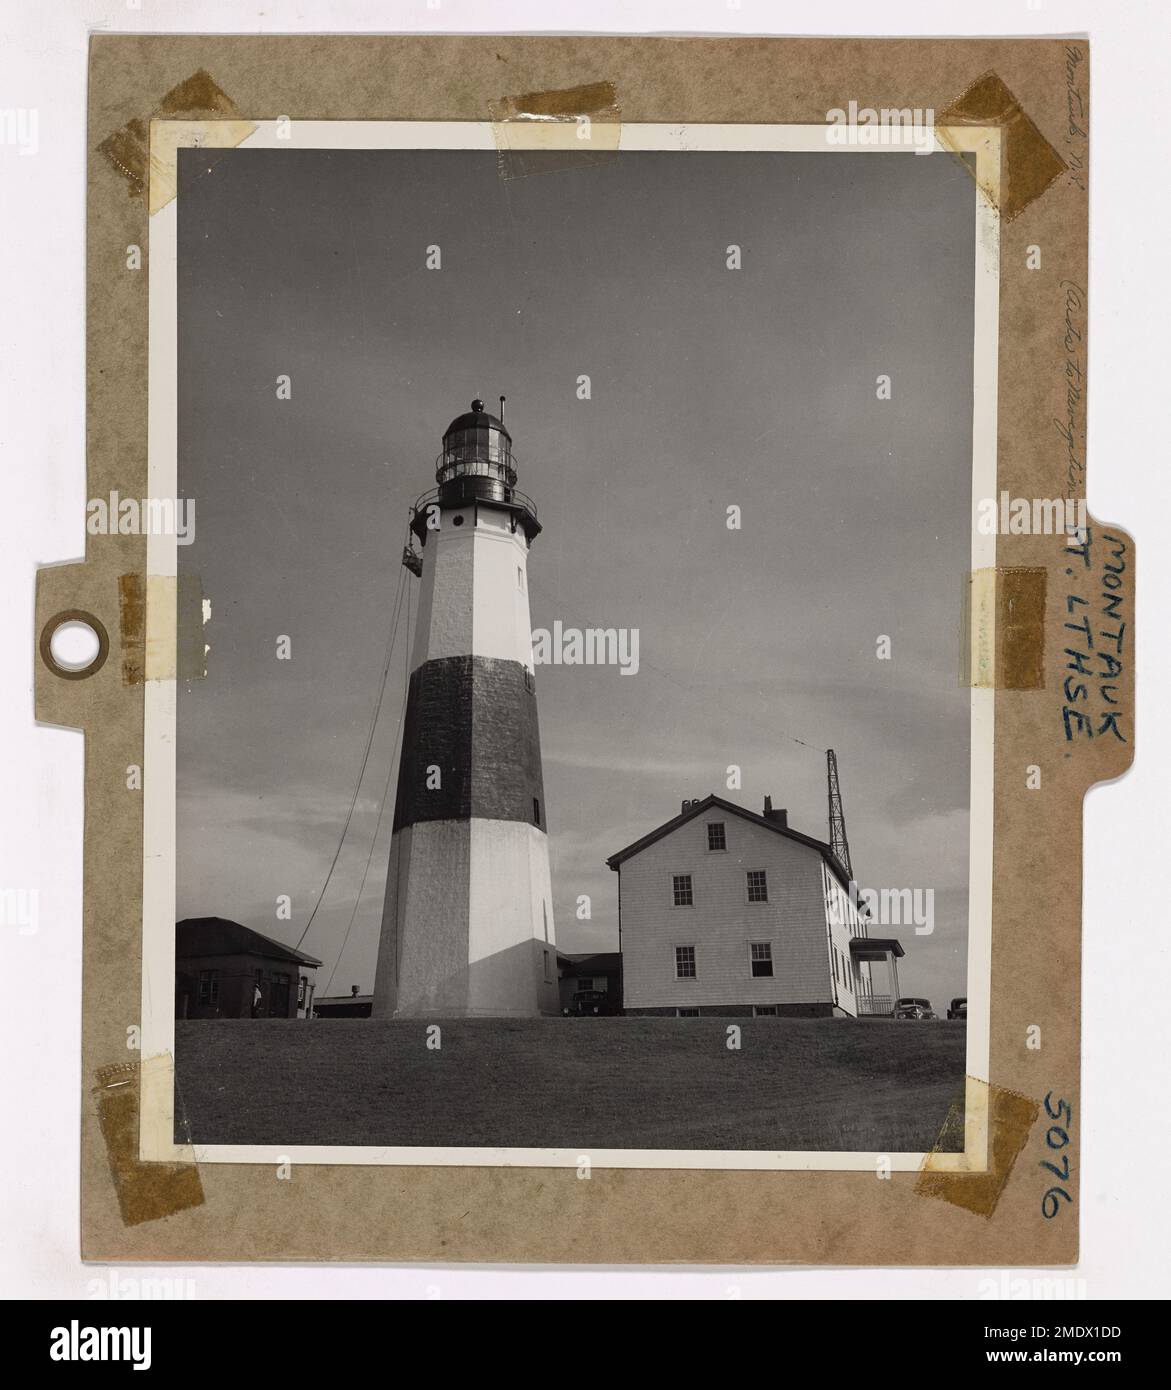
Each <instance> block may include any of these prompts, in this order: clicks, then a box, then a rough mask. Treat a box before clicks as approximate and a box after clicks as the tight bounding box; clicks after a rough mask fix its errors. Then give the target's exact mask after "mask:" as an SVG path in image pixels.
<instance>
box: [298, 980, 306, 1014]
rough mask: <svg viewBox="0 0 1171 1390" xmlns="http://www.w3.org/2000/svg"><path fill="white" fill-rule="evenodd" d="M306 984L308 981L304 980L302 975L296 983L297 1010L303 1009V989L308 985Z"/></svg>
mask: <svg viewBox="0 0 1171 1390" xmlns="http://www.w3.org/2000/svg"><path fill="white" fill-rule="evenodd" d="M308 983H309V981H308V980H307V979H306V978H305V976H304V975H302V976H301V978H300V979H299V980H298V981H297V1008H299V1009H303V1008H304V1007H305V987H306V986H307V985H308Z"/></svg>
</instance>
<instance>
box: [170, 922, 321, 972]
mask: <svg viewBox="0 0 1171 1390" xmlns="http://www.w3.org/2000/svg"><path fill="white" fill-rule="evenodd" d="M175 934H176V935H175V954H176V955H177V956H264V957H266V958H267V959H269V960H287V961H293V962H295V963H296V964H297V965H320V964H321V962H320V961H319V960H318V959H317V957H316V956H309V955H306V954H305V952H304V951H298V950H296V949H295V948H294V947H292V946H286V945H284V944H283V943H282V942H280V941H274V940H273V939H272V937H271V936H261V934H260V933H259V932H258V931H253V930H252V928H251V927H245V926H242V925H241V924H240V923H239V922H230V921H229V920H228V919H227V918H226V917H185V918H184V919H183V921H182V922H177V923H176V924H175Z"/></svg>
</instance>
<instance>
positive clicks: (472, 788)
mask: <svg viewBox="0 0 1171 1390" xmlns="http://www.w3.org/2000/svg"><path fill="white" fill-rule="evenodd" d="M502 402H503V398H502ZM435 476H436V480H437V482H438V484H439V486H438V487H437V488H436V489H435V490H434V491H432V492H430V493H426V494H424V496H423V497H421V498H420V499H419V501H418V502H416V504H415V507H414V512H413V516H412V520H411V530H412V531H413V533H414V534H415V536H416V537H417V538H418V540H419V542H420V544H421V546H422V549H423V554H422V565H421V576H420V577H421V580H422V590H421V593H420V597H419V625H418V632H417V635H416V639H415V647H414V651H413V653H412V657H411V677H410V686H409V690H408V694H407V709H406V720H405V723H404V727H403V746H402V754H401V757H400V760H399V777H398V790H397V794H396V800H395V812H394V831H393V835H392V837H391V842H390V868H389V873H388V875H387V881H386V903H385V907H384V909H383V916H382V936H381V940H380V944H379V952H378V973H377V978H376V981H375V985H374V1009H373V1012H374V1016H375V1017H376V1018H390V1017H419V1016H429V1017H430V1016H435V1015H440V1014H457V1015H469V1016H477V1015H483V1016H505V1017H507V1016H515V1017H528V1016H533V1015H536V1014H540V1013H556V1012H557V1010H558V989H557V948H556V945H555V943H554V937H553V903H552V894H551V890H550V882H549V846H548V840H547V837H546V827H545V793H544V787H543V786H542V782H541V742H540V734H539V732H538V728H537V697H536V692H535V687H534V680H533V654H532V637H531V626H530V620H529V595H528V578H527V569H528V554H529V546H530V545H531V544H532V542H533V539H534V537H535V536H536V535H537V533H538V532H539V531H540V529H541V527H540V524H539V523H538V521H537V513H536V508H535V507H534V506H533V503H532V501H531V500H530V499H529V498H528V497H526V496H525V495H524V493H522V492H518V491H517V489H516V468H515V467H514V464H513V458H512V437H511V435H510V434H509V433H508V431H507V430H506V429H505V428H504V424H503V421H502V420H500V419H498V418H497V417H496V416H495V415H490V414H488V413H487V412H486V411H485V410H484V403H483V402H482V401H473V402H472V408H471V410H470V412H468V413H467V414H464V415H460V416H459V417H458V418H457V419H455V420H453V421H452V422H451V424H450V425H449V426H448V428H447V431H446V433H445V434H444V436H443V451H442V453H441V454H440V455H439V459H438V461H437V467H436V474H435ZM405 559H411V560H413V561H414V562H415V563H414V564H413V565H412V566H411V567H412V568H413V569H414V570H415V571H416V572H419V566H418V562H417V557H414V556H408V557H405Z"/></svg>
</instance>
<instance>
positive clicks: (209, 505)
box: [111, 104, 1000, 1171]
mask: <svg viewBox="0 0 1171 1390" xmlns="http://www.w3.org/2000/svg"><path fill="white" fill-rule="evenodd" d="M855 106H856V104H855ZM881 114H882V116H883V117H884V118H886V117H888V116H889V117H899V116H900V113H899V112H883V113H881ZM901 114H902V116H903V117H904V118H905V119H904V121H903V123H902V124H901V125H900V122H899V121H898V120H894V119H892V120H886V119H884V120H883V122H882V125H881V134H882V137H883V138H881V139H879V138H878V134H879V132H878V130H876V129H873V128H868V126H867V121H866V115H867V113H866V112H864V111H863V112H858V111H857V110H856V109H850V110H848V111H844V112H838V113H836V115H834V114H833V113H831V116H830V117H828V118H827V121H826V123H825V124H824V125H821V126H819V125H740V126H737V125H708V126H704V125H692V126H666V125H640V124H637V123H626V124H624V125H623V126H622V127H621V141H620V144H619V142H618V141H617V140H616V139H614V140H610V139H607V138H602V137H599V138H597V139H596V140H594V139H593V137H592V135H591V136H590V138H587V139H586V140H584V141H583V140H581V139H580V138H579V135H580V132H579V130H576V129H575V127H574V125H573V124H572V123H562V124H560V125H558V126H556V127H555V129H553V130H552V131H550V130H549V129H548V128H542V127H541V126H540V125H539V124H537V123H534V124H533V125H532V126H531V127H528V128H527V129H528V132H529V133H528V134H527V135H526V127H524V126H523V124H522V125H520V126H518V127H516V128H510V131H509V139H508V143H507V146H506V147H505V146H504V145H503V144H502V142H501V138H500V133H499V129H498V128H497V127H493V126H491V125H488V124H479V123H472V122H468V123H456V122H447V123H410V122H375V121H369V122H357V121H354V122H349V121H337V122H303V123H302V122H295V121H294V122H288V121H287V120H285V119H284V118H282V119H281V120H272V121H256V122H252V121H233V122H205V123H204V124H203V125H202V126H201V127H200V131H199V134H198V136H197V137H196V138H191V133H190V132H186V133H185V132H184V125H183V123H181V122H174V123H170V124H168V123H166V122H160V123H156V127H157V128H158V129H159V131H160V136H161V138H160V137H156V139H158V141H159V144H160V146H161V147H162V148H165V149H170V151H171V158H172V159H173V179H172V182H171V183H170V184H169V185H167V186H166V188H165V191H166V194H167V196H166V197H165V199H163V200H162V201H160V203H159V206H158V207H157V208H156V209H155V210H154V213H153V216H152V218H151V227H150V246H149V275H150V286H149V289H150V396H149V409H150V461H149V467H150V495H151V497H152V498H158V497H161V498H168V499H173V501H174V504H175V512H174V515H175V517H176V518H181V520H182V526H179V525H178V524H176V525H173V526H170V527H168V526H165V525H161V526H159V527H157V528H156V529H155V530H153V531H152V532H151V533H150V534H149V535H148V540H147V544H148V553H149V556H150V565H149V573H150V574H151V576H167V577H168V579H167V582H168V583H169V585H170V588H169V589H168V590H167V592H168V593H169V595H170V596H171V601H170V604H169V605H168V603H162V604H160V603H154V604H151V603H150V602H149V601H148V604H147V649H148V651H149V650H150V649H151V642H152V640H155V641H157V642H158V643H162V644H164V645H165V644H169V646H168V650H169V651H171V652H172V657H171V660H172V661H173V670H174V675H175V679H173V680H170V681H149V680H148V681H147V683H146V689H145V699H146V708H145V761H144V768H143V772H144V810H145V819H144V836H145V843H144V952H143V972H144V973H143V1055H144V1057H145V1058H154V1059H166V1061H165V1064H164V1065H161V1066H156V1067H155V1068H154V1069H153V1070H151V1071H149V1072H148V1070H146V1069H144V1072H143V1106H144V1126H143V1132H142V1145H143V1156H144V1157H147V1158H153V1159H160V1158H166V1157H170V1156H173V1155H175V1154H177V1153H180V1152H194V1154H195V1155H196V1157H197V1158H198V1160H199V1161H200V1162H207V1163H249V1162H256V1163H261V1162H263V1163H269V1162H273V1161H276V1160H277V1159H278V1157H279V1156H283V1155H288V1156H289V1157H290V1159H291V1160H292V1161H302V1162H330V1163H355V1164H362V1163H364V1164H408V1165H410V1164H423V1163H426V1164H439V1165H460V1164H467V1165H477V1166H485V1165H493V1164H502V1165H509V1166H518V1165H519V1166H530V1167H540V1166H578V1167H580V1166H581V1165H582V1164H583V1163H585V1164H586V1165H587V1166H589V1165H595V1166H599V1167H632V1168H640V1167H643V1168H645V1167H660V1168H671V1167H679V1168H704V1167H710V1168H747V1169H754V1168H755V1169H769V1168H807V1169H819V1168H820V1169H843V1170H850V1169H853V1170H871V1171H872V1170H874V1168H875V1166H876V1163H877V1164H882V1163H886V1164H887V1165H888V1167H889V1168H893V1169H895V1170H903V1171H911V1170H917V1169H920V1168H922V1167H923V1165H924V1163H925V1162H927V1161H928V1159H930V1162H931V1163H932V1164H933V1165H934V1166H938V1167H940V1168H943V1169H945V1170H950V1171H970V1170H982V1169H983V1168H984V1166H985V1163H986V1158H987V1149H986V1145H987V1126H986V1124H985V1120H986V1114H985V1110H984V1108H982V1103H981V1100H980V1096H981V1092H980V1091H979V1089H978V1088H979V1086H980V1085H981V1084H982V1083H986V1082H987V1080H988V1054H989V1016H990V1003H991V906H992V765H993V694H994V692H993V690H992V689H991V688H990V684H989V683H988V682H986V681H984V680H982V679H981V674H980V669H981V668H980V663H981V661H983V660H984V659H985V655H986V654H985V653H984V652H983V650H982V644H984V643H986V642H987V641H988V639H989V632H990V631H991V629H990V627H989V625H988V623H983V624H981V623H979V622H976V623H973V621H972V620H971V614H972V612H973V609H974V606H978V604H979V601H980V595H979V593H978V592H976V593H974V591H973V583H974V580H973V576H977V575H979V574H980V573H981V572H984V571H987V570H989V569H990V567H992V566H994V565H995V555H996V537H995V534H990V533H989V531H988V529H987V528H985V527H982V526H980V525H979V524H978V518H980V517H982V516H984V515H986V514H987V508H988V506H989V505H992V506H994V507H995V505H996V503H995V502H992V503H991V504H990V503H989V499H996V498H997V495H998V494H997V484H996V427H997V421H996V415H997V404H996V400H997V364H998V346H997V331H998V326H997V304H998V276H999V232H1000V226H999V218H998V215H997V213H996V211H995V209H994V208H992V207H991V206H990V203H989V200H988V198H987V197H986V196H985V192H984V188H985V186H986V178H987V174H988V168H989V167H991V166H992V165H993V164H995V161H997V160H998V158H999V144H998V141H999V133H998V132H997V131H996V130H992V129H986V128H983V127H979V126H966V127H962V128H955V129H944V128H935V127H934V126H933V125H932V124H931V121H932V117H933V113H932V112H926V113H924V112H915V113H911V112H906V113H901ZM838 116H840V117H842V120H840V121H839V120H838V119H837V117H838ZM217 132H218V133H217ZM587 134H588V132H587ZM583 145H584V146H585V148H582V146H583ZM153 196H154V194H153V185H152V197H153ZM112 505H113V503H111V506H112ZM152 582H154V581H153V580H152ZM148 600H149V594H148Z"/></svg>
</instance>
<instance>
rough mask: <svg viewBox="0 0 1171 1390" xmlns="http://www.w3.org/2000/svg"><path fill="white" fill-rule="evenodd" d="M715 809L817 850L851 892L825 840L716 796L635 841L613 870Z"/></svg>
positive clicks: (621, 852)
mask: <svg viewBox="0 0 1171 1390" xmlns="http://www.w3.org/2000/svg"><path fill="white" fill-rule="evenodd" d="M713 806H718V807H719V808H720V810H721V811H729V812H730V813H731V814H732V815H734V816H740V817H742V818H743V819H744V820H748V821H751V822H752V823H753V825H762V826H764V828H765V829H766V830H771V831H773V832H774V833H775V834H777V835H783V836H784V837H785V839H787V840H796V841H797V843H798V844H801V845H808V846H809V848H810V849H813V850H816V851H817V853H818V854H820V855H821V857H822V859H824V860H825V863H826V867H827V868H828V869H829V871H830V872H831V873H832V874H833V875H834V876H835V877H836V878H837V880H838V882H839V883H840V884H841V885H842V887H843V888H845V889H847V890H849V887H850V878H849V875H848V874H847V873H846V871H845V869H843V868H842V866H841V865H840V864H839V863H838V861H837V856H836V855H835V854H834V852H833V850H832V849H831V848H830V847H829V845H827V844H826V843H825V841H824V840H815V839H814V838H813V836H812V835H802V834H801V832H800V831H799V830H793V829H792V828H791V827H790V826H788V825H782V824H781V823H780V822H779V821H775V820H768V819H767V818H766V817H765V816H758V815H757V814H756V812H755V811H747V810H745V808H744V807H743V806H737V805H736V804H735V803H734V802H732V801H725V800H724V798H723V797H722V796H716V795H715V794H714V793H712V794H711V795H709V796H705V797H704V799H703V800H702V801H696V802H695V803H693V804H692V805H691V806H689V807H688V808H687V810H686V811H681V812H680V813H679V815H677V816H672V818H671V819H670V820H669V821H665V822H664V823H663V824H662V825H660V826H659V827H658V829H657V830H652V831H651V832H650V834H649V835H644V836H643V837H642V839H641V840H635V842H634V843H633V844H631V845H627V846H626V848H625V849H620V850H619V851H618V853H617V854H612V855H611V856H610V857H609V859H607V860H606V863H607V864H608V865H609V866H610V868H611V869H615V870H617V869H619V868H620V867H621V866H622V865H623V864H625V863H626V861H627V860H628V859H633V858H634V856H635V855H636V854H641V853H642V851H643V850H644V849H647V848H649V847H650V846H651V845H653V844H654V843H655V841H656V840H661V839H663V837H664V836H666V835H670V834H671V832H672V831H673V830H678V828H679V827H680V826H681V825H686V824H687V822H688V821H689V820H694V819H695V818H696V816H702V815H703V813H704V812H705V811H709V810H711V808H712V807H713Z"/></svg>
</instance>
